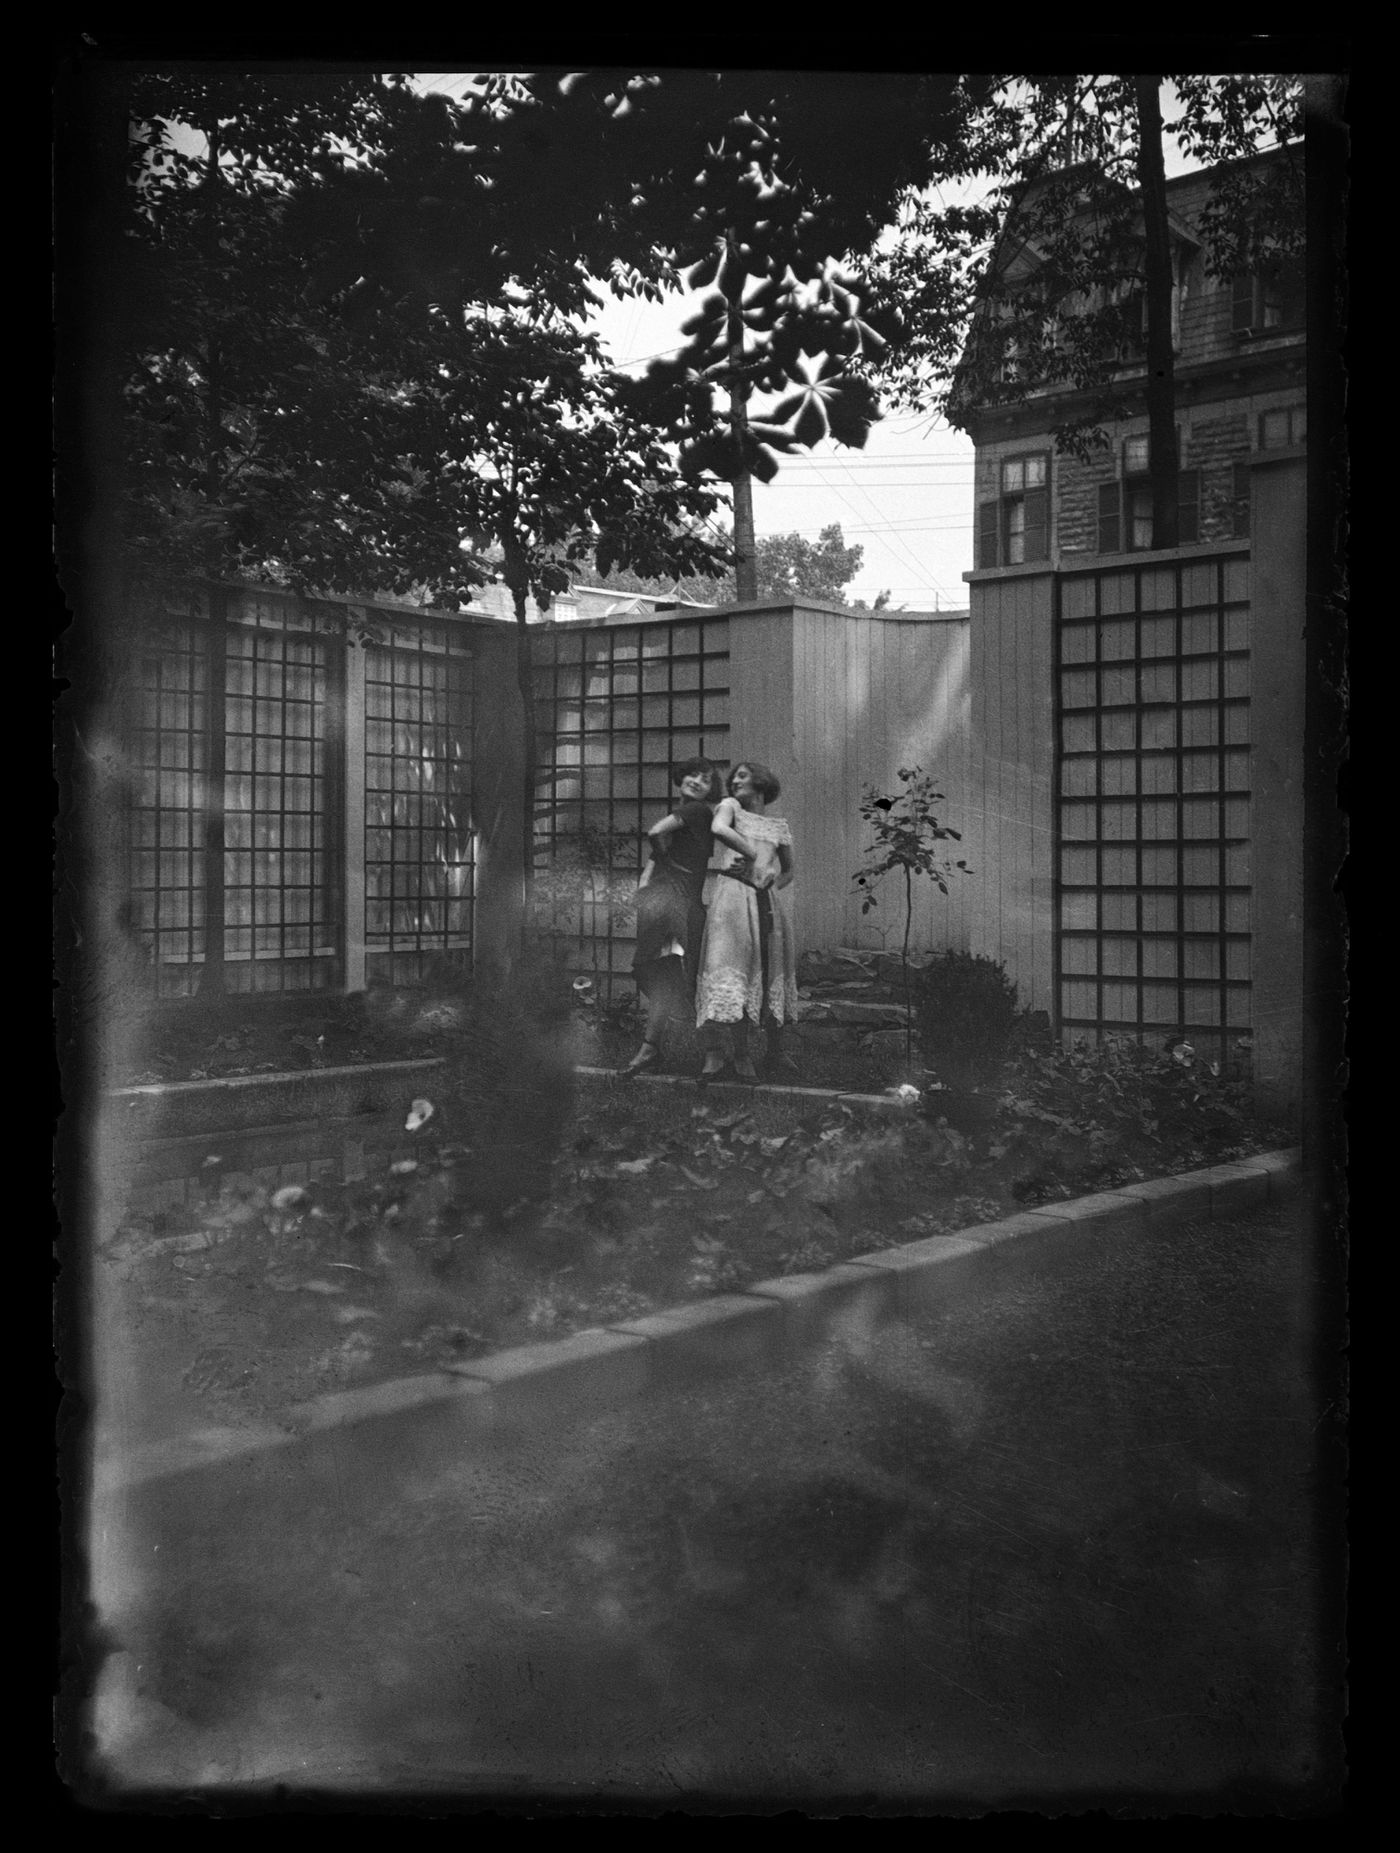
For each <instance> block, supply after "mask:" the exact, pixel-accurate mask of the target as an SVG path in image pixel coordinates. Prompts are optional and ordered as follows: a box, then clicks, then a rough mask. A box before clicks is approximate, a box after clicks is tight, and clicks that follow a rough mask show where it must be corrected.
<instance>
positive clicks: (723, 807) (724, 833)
mask: <svg viewBox="0 0 1400 1853" xmlns="http://www.w3.org/2000/svg"><path fill="white" fill-rule="evenodd" d="M736 814H737V815H742V813H741V812H740V811H739V806H738V805H737V804H735V802H734V800H733V799H732V798H725V799H724V800H723V801H722V802H721V803H720V804H719V806H718V807H717V808H716V810H715V814H714V819H713V821H712V822H711V824H710V829H711V831H712V832H713V833H714V835H715V836H717V837H718V838H719V840H720V842H721V843H724V844H726V845H727V846H728V848H730V849H733V850H737V851H738V853H739V854H740V855H741V856H743V857H744V858H745V859H746V860H747V861H749V862H752V861H753V859H754V855H755V853H756V852H755V850H754V847H753V845H752V843H750V842H749V841H748V839H747V838H746V837H742V836H740V834H739V832H738V831H737V830H736V829H735V828H734V823H735V822H736V821H737V816H736Z"/></svg>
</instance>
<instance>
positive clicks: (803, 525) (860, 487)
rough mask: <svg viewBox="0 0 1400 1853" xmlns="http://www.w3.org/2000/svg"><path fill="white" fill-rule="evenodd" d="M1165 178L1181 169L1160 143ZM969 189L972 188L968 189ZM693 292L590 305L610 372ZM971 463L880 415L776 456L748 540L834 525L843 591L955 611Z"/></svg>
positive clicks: (901, 417) (659, 334)
mask: <svg viewBox="0 0 1400 1853" xmlns="http://www.w3.org/2000/svg"><path fill="white" fill-rule="evenodd" d="M469 81H470V80H469V76H468V75H467V74H464V73H452V72H433V73H426V72H425V73H420V74H419V76H418V82H419V83H421V84H422V85H423V86H424V88H430V89H436V90H443V91H445V92H447V93H448V94H449V95H454V96H460V95H461V92H462V90H463V88H464V87H465V86H466V84H467V83H468V82H469ZM1165 153H1166V156H1167V173H1168V176H1169V177H1170V176H1171V175H1172V174H1175V173H1179V172H1182V171H1184V168H1185V166H1186V163H1184V162H1183V161H1181V159H1180V158H1179V156H1177V154H1176V150H1175V148H1174V147H1173V146H1172V145H1171V143H1170V141H1168V144H1167V146H1166V149H1165ZM979 190H980V189H979ZM693 301H694V299H687V298H680V297H677V298H673V299H671V300H668V301H666V302H662V303H651V302H646V301H643V300H637V301H634V302H617V301H615V300H613V299H611V298H609V300H608V302H607V304H606V306H605V307H604V308H603V309H602V310H600V312H599V315H598V319H597V324H596V326H597V329H598V332H599V333H600V334H601V336H602V338H603V340H604V342H605V343H606V345H607V347H608V349H609V351H610V354H611V356H612V360H613V364H614V365H615V366H617V367H619V368H623V369H630V368H632V367H634V366H636V367H640V366H641V365H642V364H643V363H645V362H646V361H649V360H652V359H655V358H656V357H657V356H658V355H661V354H665V353H669V352H672V351H674V350H675V349H676V348H678V347H680V346H681V345H682V344H683V337H682V336H681V334H680V325H681V323H682V322H683V321H684V320H685V318H686V316H687V315H688V314H689V313H690V311H691V307H692V304H693ZM972 461H973V448H972V442H971V440H970V439H969V438H967V437H966V436H964V434H963V433H962V432H960V431H956V430H954V429H953V428H952V427H951V426H950V425H948V424H946V423H945V422H944V421H943V420H942V419H941V418H934V417H932V416H927V415H924V416H917V415H913V414H909V413H896V412H887V413H886V415H885V416H884V417H883V418H882V419H881V420H880V421H879V423H878V424H876V425H875V427H874V429H873V430H872V431H871V433H870V436H869V438H868V439H867V441H866V444H865V447H864V449H863V450H851V449H849V448H847V447H845V446H843V445H840V444H836V443H834V442H833V441H832V440H830V439H824V440H823V441H822V442H821V443H820V444H818V445H817V446H816V447H815V449H813V450H811V451H806V452H803V453H802V454H801V455H800V456H799V457H796V458H784V459H783V460H782V462H781V465H780V468H779V471H778V474H777V476H776V477H775V478H774V479H773V481H772V482H771V483H758V482H755V484H754V486H753V500H754V526H755V529H756V531H757V533H758V534H759V535H764V534H789V533H794V532H795V533H798V534H801V535H803V536H804V537H806V538H807V539H810V540H813V541H815V540H816V539H817V537H818V535H819V534H820V533H821V530H822V529H823V528H825V527H829V526H830V525H831V524H832V523H833V522H837V523H839V524H840V527H841V533H842V536H843V538H844V540H845V542H846V544H847V545H848V546H850V545H853V544H858V545H859V546H860V547H862V548H863V549H864V559H863V561H862V563H861V569H860V571H859V572H858V573H857V574H856V576H855V578H854V579H853V580H851V582H850V584H849V585H848V586H847V587H846V596H847V597H848V598H852V599H861V600H863V601H864V602H865V603H867V604H873V603H874V600H875V598H876V597H877V596H878V595H879V594H880V593H881V592H888V593H889V595H890V597H889V603H890V606H891V607H892V608H893V609H896V610H898V609H899V608H901V607H903V608H905V609H907V610H911V611H940V610H941V611H956V610H960V609H965V608H966V606H967V604H968V590H967V586H966V584H965V583H964V581H963V574H964V573H966V572H970V571H971V569H972V529H973V501H972Z"/></svg>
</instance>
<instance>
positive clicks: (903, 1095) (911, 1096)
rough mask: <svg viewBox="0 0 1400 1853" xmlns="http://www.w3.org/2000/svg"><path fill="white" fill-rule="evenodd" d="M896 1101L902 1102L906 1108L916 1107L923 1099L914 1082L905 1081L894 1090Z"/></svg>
mask: <svg viewBox="0 0 1400 1853" xmlns="http://www.w3.org/2000/svg"><path fill="white" fill-rule="evenodd" d="M894 1097H895V1099H896V1100H902V1101H903V1102H904V1104H905V1106H906V1107H912V1106H914V1105H915V1104H916V1103H917V1102H918V1100H919V1099H920V1098H921V1096H920V1093H919V1090H918V1088H917V1087H915V1086H914V1085H913V1083H912V1082H909V1081H904V1082H901V1084H900V1085H899V1086H898V1087H897V1088H896V1089H895V1090H894Z"/></svg>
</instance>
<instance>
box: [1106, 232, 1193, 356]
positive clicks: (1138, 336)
mask: <svg viewBox="0 0 1400 1853" xmlns="http://www.w3.org/2000/svg"><path fill="white" fill-rule="evenodd" d="M1191 264H1192V253H1191V251H1190V250H1189V249H1188V248H1187V247H1186V246H1185V245H1177V246H1176V247H1175V248H1174V250H1173V251H1172V292H1171V322H1172V347H1173V349H1175V350H1179V349H1180V347H1181V315H1182V310H1183V308H1184V306H1185V302H1186V297H1187V294H1188V289H1189V282H1190V275H1191ZM1115 296H1116V300H1117V302H1118V304H1119V314H1120V316H1121V330H1122V332H1121V334H1120V336H1119V343H1118V359H1119V362H1120V363H1121V364H1123V365H1130V364H1132V363H1133V362H1134V361H1141V360H1143V359H1144V358H1145V357H1146V354H1147V285H1146V284H1145V283H1143V282H1141V281H1134V282H1132V283H1128V284H1120V285H1119V286H1118V287H1117V289H1116V291H1115Z"/></svg>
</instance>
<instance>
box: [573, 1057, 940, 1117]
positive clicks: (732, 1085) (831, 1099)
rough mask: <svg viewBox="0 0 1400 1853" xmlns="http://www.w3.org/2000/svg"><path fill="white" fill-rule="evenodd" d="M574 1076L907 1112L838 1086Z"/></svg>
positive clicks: (725, 1096) (599, 1073) (894, 1101)
mask: <svg viewBox="0 0 1400 1853" xmlns="http://www.w3.org/2000/svg"><path fill="white" fill-rule="evenodd" d="M574 1073H575V1074H576V1075H580V1076H582V1077H583V1079H585V1080H587V1081H609V1082H612V1083H614V1084H615V1085H616V1086H618V1087H679V1088H683V1089H685V1090H686V1091H687V1092H689V1093H693V1094H694V1095H695V1096H696V1098H697V1099H698V1100H705V1099H707V1098H709V1099H713V1100H776V1101H787V1102H788V1103H789V1104H791V1105H793V1106H801V1105H802V1104H803V1103H804V1102H811V1103H813V1104H815V1105H818V1106H822V1105H825V1106H843V1107H864V1108H865V1109H866V1110H867V1111H870V1112H875V1113H898V1114H901V1115H907V1114H908V1112H909V1108H908V1106H907V1105H906V1104H905V1102H904V1101H902V1100H900V1099H898V1098H897V1097H896V1096H895V1095H894V1094H892V1093H891V1094H853V1093H850V1092H849V1091H848V1090H844V1089H842V1088H839V1087H784V1086H782V1085H780V1084H779V1083H777V1082H774V1081H707V1082H705V1083H704V1085H703V1086H702V1085H701V1083H700V1082H699V1081H698V1080H697V1079H696V1077H695V1076H694V1075H685V1074H642V1075H628V1074H625V1073H623V1071H622V1070H621V1069H618V1068H589V1067H577V1068H575V1069H574Z"/></svg>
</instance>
